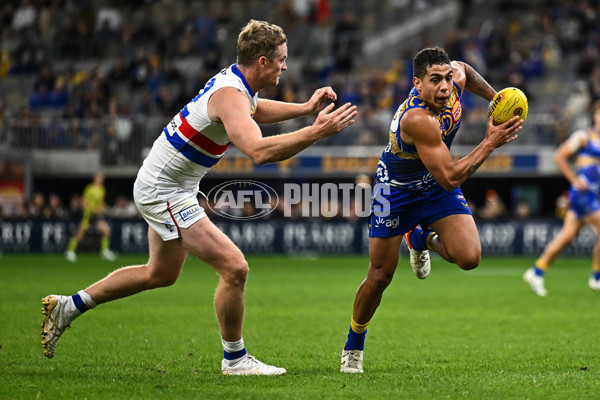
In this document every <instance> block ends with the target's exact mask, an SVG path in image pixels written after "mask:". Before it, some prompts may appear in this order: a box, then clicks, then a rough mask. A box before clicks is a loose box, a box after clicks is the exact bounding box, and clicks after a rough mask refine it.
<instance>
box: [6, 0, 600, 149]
mask: <svg viewBox="0 0 600 400" xmlns="http://www.w3.org/2000/svg"><path fill="white" fill-rule="evenodd" d="M449 3H452V2H449V1H441V0H419V1H404V0H386V1H378V2H375V1H358V0H356V1H341V0H338V1H335V0H283V1H257V0H249V1H232V2H214V1H184V0H172V1H150V0H134V1H129V2H117V1H114V0H88V1H77V0H37V1H36V0H8V1H4V2H2V6H1V7H2V8H1V9H0V21H1V24H0V37H1V38H2V48H1V49H0V51H1V54H2V56H1V58H0V79H2V78H3V79H9V78H15V79H21V80H22V82H27V83H28V85H29V86H28V87H26V90H25V91H24V92H23V93H19V94H18V95H19V96H20V97H21V98H22V101H21V106H20V107H18V108H17V109H10V108H11V106H12V104H13V103H15V102H14V101H10V102H9V101H8V99H7V96H2V99H1V100H0V101H3V102H4V103H3V104H2V105H0V113H3V114H4V115H5V116H13V117H14V118H13V119H14V121H15V123H17V124H23V123H26V122H24V121H27V120H33V121H36V118H39V117H40V116H41V117H48V116H52V117H54V121H56V120H57V119H60V120H82V119H86V120H87V119H107V118H109V119H111V120H118V121H119V123H120V124H121V126H119V125H116V126H117V127H116V128H115V124H108V125H107V128H106V130H105V131H104V132H103V133H102V135H100V136H99V137H98V138H96V139H95V140H92V141H91V143H93V144H94V145H98V144H97V143H98V142H99V141H101V140H106V138H107V137H108V138H109V137H111V135H112V136H113V137H114V136H116V135H118V134H119V133H118V132H114V131H118V129H119V128H120V129H121V131H124V132H126V133H127V132H130V131H131V130H132V129H131V126H128V123H127V122H124V121H129V125H131V124H134V123H136V122H137V121H145V120H147V119H148V118H158V119H160V120H161V121H162V123H163V124H164V123H165V121H166V120H168V119H169V118H171V117H172V116H173V115H174V114H175V113H176V112H178V111H179V109H180V108H181V107H182V106H183V105H184V104H185V103H187V102H188V101H189V99H191V98H193V97H194V96H195V94H196V93H197V92H198V90H199V89H201V88H202V87H203V86H204V83H205V82H206V81H207V79H208V78H209V77H210V76H212V75H213V74H215V73H216V72H217V71H218V70H219V69H220V68H223V67H225V66H227V65H229V64H230V63H233V62H235V41H236V38H237V33H238V32H239V29H240V28H241V27H242V26H243V25H244V24H245V23H246V22H247V20H248V18H249V17H250V16H251V17H252V18H256V19H266V20H269V21H273V22H276V23H278V24H280V25H281V26H282V27H283V28H284V29H285V30H286V33H287V34H288V38H289V71H288V72H287V73H286V74H284V76H283V77H282V82H281V84H280V85H279V86H278V87H276V88H273V89H271V90H265V91H264V93H261V94H262V96H264V97H270V98H275V99H280V100H286V101H304V100H306V99H307V98H308V97H309V96H310V94H312V92H313V91H314V89H315V88H317V87H319V86H321V85H332V86H333V87H334V89H335V90H336V91H337V93H338V95H339V98H340V101H351V102H353V103H355V104H358V105H359V107H360V110H361V112H360V116H359V118H358V121H357V122H358V123H357V124H356V125H355V126H353V127H352V128H351V130H352V133H349V134H345V135H339V136H338V137H333V138H331V139H329V141H326V143H330V144H338V145H339V144H341V145H384V144H386V143H387V140H388V139H387V125H388V124H389V120H390V117H391V114H392V113H393V112H394V110H395V108H396V107H397V106H398V104H400V103H401V102H402V101H403V100H404V99H405V98H406V95H407V93H408V90H409V89H410V87H411V86H412V82H411V79H412V71H411V68H412V65H411V62H410V61H411V59H412V55H414V53H415V52H416V51H417V50H419V49H420V48H422V47H424V46H427V45H431V44H433V43H434V42H436V43H438V42H439V39H438V40H437V41H436V40H435V39H437V38H434V37H433V35H434V33H433V32H430V31H429V30H427V29H425V30H423V32H421V33H420V34H418V35H417V37H416V39H415V40H412V39H411V40H410V41H407V42H403V43H400V44H396V45H395V46H393V47H392V48H391V50H393V52H392V53H393V54H392V55H391V57H390V54H389V52H385V53H386V54H381V56H378V57H375V58H370V57H364V56H363V51H362V46H363V45H364V43H365V41H366V40H367V39H369V38H371V39H372V38H373V37H377V35H382V34H383V33H385V32H386V30H390V29H393V28H394V27H395V26H398V25H401V24H402V23H403V22H407V21H410V20H411V19H414V18H415V17H416V18H421V17H424V16H426V15H427V14H428V13H430V12H432V11H433V10H435V9H436V8H439V7H441V6H444V5H446V4H449ZM454 3H455V4H456V5H457V6H458V7H459V14H458V15H457V16H456V17H455V18H454V19H453V20H450V21H451V23H448V24H446V25H441V26H436V29H435V31H436V32H437V33H438V34H441V35H443V39H442V44H443V46H444V47H445V48H446V50H447V51H448V53H449V54H450V56H451V58H453V59H458V60H464V61H466V62H468V63H469V64H471V65H473V66H474V67H475V68H476V69H477V70H478V71H479V72H480V73H481V74H482V75H483V76H485V77H486V79H488V80H489V81H490V82H491V83H492V84H493V85H494V86H495V87H498V88H500V87H505V86H516V87H520V88H522V89H523V90H525V91H526V93H527V94H528V97H529V100H530V103H531V106H532V107H535V106H536V104H537V103H538V102H539V103H541V106H542V107H544V109H545V111H547V112H548V111H549V112H554V113H556V114H560V113H562V110H563V109H564V114H566V116H567V117H568V118H575V119H576V118H578V117H579V115H578V113H581V111H582V110H585V108H586V107H587V105H588V104H589V102H591V101H594V100H595V99H598V98H600V62H599V56H598V54H599V47H600V39H599V37H600V22H599V21H600V17H599V13H600V2H598V1H569V0H555V1H541V2H538V1H533V2H529V3H528V4H527V5H524V4H522V2H519V3H520V4H519V5H518V6H516V5H513V2H511V1H508V0H494V1H487V2H484V1H482V0H479V1H477V0H462V1H455V2H454ZM482 13H484V14H483V15H482ZM552 74H560V76H561V82H562V83H564V82H569V81H571V80H572V81H577V80H580V83H578V84H577V85H576V86H575V87H574V88H573V90H572V91H570V92H569V96H568V98H563V97H561V98H558V99H552V100H553V102H551V103H549V102H548V97H547V96H545V95H544V92H545V91H553V90H554V91H558V90H560V88H555V87H552V81H551V80H550V79H549V78H550V77H551V76H552ZM536 83H538V84H537V85H536ZM546 83H547V84H546ZM0 84H2V83H1V81H0ZM532 85H535V89H536V90H531V89H530V88H531V87H532ZM540 91H541V92H542V93H538V92H540ZM466 97H467V98H466V99H465V108H466V109H467V110H469V109H475V110H476V111H480V112H476V113H473V114H472V117H473V118H475V117H479V116H481V114H482V113H484V112H485V110H486V108H487V105H486V104H482V103H480V102H477V101H476V100H475V99H473V98H471V97H470V96H468V95H467V96H466ZM561 101H562V102H564V103H565V104H560V102H561ZM8 103H10V104H8ZM17 104H18V102H17ZM467 116H469V114H467ZM561 117H562V115H561ZM55 123H56V122H55ZM304 123H305V121H293V122H291V123H289V124H287V125H286V124H284V125H282V126H276V127H270V128H269V129H266V131H267V133H269V134H274V133H280V131H281V130H286V129H292V128H294V127H295V126H299V125H301V124H304ZM48 124H49V123H48V122H45V125H46V126H48ZM50 125H51V124H50ZM80 125H81V124H80ZM123 125H125V126H123ZM109 127H113V128H112V129H113V132H108V130H110V128H109ZM49 129H50V128H49ZM138 129H142V130H143V129H144V126H143V125H142V126H140V127H139V128H138ZM152 129H153V130H152V132H151V135H152V136H155V135H156V132H157V131H156V126H155V125H152ZM62 132H63V133H61V134H62V135H65V136H69V133H68V130H67V129H65V130H64V131H62ZM68 139H69V138H68V137H67V138H66V139H65V140H62V141H60V140H59V141H57V142H56V143H54V144H53V145H54V146H57V147H60V146H67V147H71V146H79V145H80V144H78V142H77V141H76V140H68ZM89 142H90V141H88V142H86V143H89Z"/></svg>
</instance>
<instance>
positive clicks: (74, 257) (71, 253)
mask: <svg viewBox="0 0 600 400" xmlns="http://www.w3.org/2000/svg"><path fill="white" fill-rule="evenodd" d="M65 258H66V259H67V261H70V262H75V261H77V254H75V252H74V251H73V250H67V251H65Z"/></svg>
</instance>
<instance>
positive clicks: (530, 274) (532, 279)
mask: <svg viewBox="0 0 600 400" xmlns="http://www.w3.org/2000/svg"><path fill="white" fill-rule="evenodd" d="M523 280H524V281H525V282H527V283H528V284H529V286H530V287H531V290H533V293H535V294H537V295H538V296H542V297H544V296H547V295H548V292H547V291H546V288H544V277H543V276H539V275H536V274H535V271H534V270H533V268H529V269H528V270H527V271H525V274H523Z"/></svg>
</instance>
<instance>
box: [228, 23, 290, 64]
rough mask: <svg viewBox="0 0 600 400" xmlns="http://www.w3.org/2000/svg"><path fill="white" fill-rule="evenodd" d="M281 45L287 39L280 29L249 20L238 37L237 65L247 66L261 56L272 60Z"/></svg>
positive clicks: (272, 25)
mask: <svg viewBox="0 0 600 400" xmlns="http://www.w3.org/2000/svg"><path fill="white" fill-rule="evenodd" d="M283 43H287V37H286V36H285V33H283V29H281V27H279V26H277V25H274V24H270V23H268V22H265V21H257V20H254V19H251V20H250V22H248V24H247V25H246V26H245V27H244V28H242V31H241V32H240V34H239V36H238V42H237V63H238V64H239V65H245V66H248V65H250V64H252V63H253V62H254V61H255V60H256V59H257V58H259V57H261V56H265V57H267V58H268V59H269V60H272V59H273V58H274V57H275V52H276V51H277V48H278V47H279V46H280V45H282V44H283Z"/></svg>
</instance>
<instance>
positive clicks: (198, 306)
mask: <svg viewBox="0 0 600 400" xmlns="http://www.w3.org/2000/svg"><path fill="white" fill-rule="evenodd" d="M248 260H249V262H250V266H251V272H250V278H249V282H248V286H247V289H246V308H247V309H246V319H245V321H246V322H245V329H244V339H245V342H246V347H247V349H248V351H249V352H250V353H252V354H253V355H255V356H257V357H258V358H259V359H261V360H263V361H265V362H268V363H273V364H276V365H279V366H283V367H285V368H287V370H288V373H287V375H285V376H281V377H228V376H222V375H221V373H220V361H221V358H222V347H221V344H220V336H219V330H218V326H217V323H216V318H215V315H214V311H213V306H212V297H213V294H214V290H215V287H216V283H217V276H216V274H215V273H214V272H213V271H212V270H211V269H210V268H208V267H207V266H205V265H204V264H203V263H201V262H199V261H197V260H195V259H192V258H189V259H188V261H187V262H186V265H185V267H184V270H183V273H182V275H181V277H180V279H179V281H178V282H177V283H176V284H175V285H174V286H172V287H169V288H164V289H158V290H154V291H149V292H144V293H141V294H139V295H136V296H133V297H131V298H128V299H124V300H119V301H116V302H112V303H108V304H104V305H102V306H100V307H98V308H97V309H95V310H93V311H91V312H89V313H87V314H86V315H84V316H82V317H81V318H79V319H78V320H76V321H75V322H74V324H73V327H72V328H71V329H70V330H68V331H67V332H66V333H65V334H64V335H63V336H62V338H61V340H60V342H59V344H58V347H57V351H56V355H55V357H54V358H53V359H52V360H48V359H46V358H45V357H44V356H43V354H42V348H41V345H40V341H41V337H40V324H41V321H42V314H41V313H40V310H41V303H40V299H41V297H43V296H45V295H48V294H50V293H55V294H73V293H74V292H76V291H77V290H79V289H82V288H85V287H86V286H87V285H88V284H90V283H92V282H93V281H95V280H97V279H99V278H101V277H103V276H104V275H106V274H107V273H108V272H110V271H111V270H112V269H114V268H115V267H117V266H119V265H126V264H139V263H143V262H144V261H145V258H144V257H142V256H121V257H120V259H119V260H118V261H117V262H115V263H110V262H106V261H101V260H100V259H99V258H97V256H96V255H95V254H94V255H81V256H80V261H79V262H78V263H76V264H69V263H67V262H66V261H65V260H64V259H63V258H62V257H61V256H47V255H44V256H42V255H27V256H15V255H4V256H2V257H0V288H1V290H0V315H1V324H0V398H1V399H36V398H40V399H49V398H54V399H75V398H77V399H85V398H87V399H99V398H101V399H115V398H117V399H182V398H195V399H213V398H215V399H219V398H222V399H361V398H362V399H369V400H370V399H391V398H394V399H593V398H594V399H595V398H598V397H599V396H600V346H599V344H598V343H599V334H600V322H599V318H600V317H599V309H600V308H599V307H600V293H594V292H592V291H591V290H590V289H589V288H588V287H587V278H588V272H589V264H590V260H589V259H574V258H563V259H560V260H559V261H558V262H557V263H556V264H555V265H553V267H552V269H551V271H550V272H549V274H548V276H547V279H546V287H547V289H548V291H549V293H550V294H549V296H548V297H547V298H539V297H537V296H535V295H534V294H533V293H532V292H530V290H529V288H528V287H527V286H526V285H525V283H523V281H522V279H521V275H522V273H523V271H524V270H525V269H526V268H527V267H528V266H529V265H530V263H531V262H532V261H533V260H532V259H522V258H490V257H485V256H484V259H483V262H482V264H481V266H480V267H479V268H478V269H477V270H475V271H470V272H464V271H461V270H459V269H458V268H457V267H456V266H453V265H450V264H447V263H446V262H444V261H442V260H439V259H434V261H433V271H432V274H431V276H430V277H429V278H428V279H426V280H424V281H419V280H418V279H416V278H415V277H414V276H413V275H412V272H411V270H410V267H409V266H408V260H407V258H406V257H403V259H401V261H400V266H399V268H398V271H397V273H396V277H395V279H394V281H393V282H392V284H391V285H390V287H389V288H388V290H387V291H386V293H385V295H384V299H383V302H382V304H381V306H380V308H379V310H378V312H377V314H376V315H375V318H374V320H373V322H372V324H371V326H370V328H369V334H368V335H367V342H366V351H365V373H364V374H363V375H346V374H341V373H340V372H339V352H340V350H341V348H342V347H343V344H344V342H345V339H346V334H347V331H348V324H349V321H350V315H351V310H352V302H353V299H354V293H355V290H356V288H357V286H358V284H359V283H360V282H361V281H362V279H363V278H364V276H365V273H366V268H367V263H368V261H367V259H366V258H364V257H352V256H339V257H333V256H331V257H329V256H328V257H321V258H317V259H308V258H306V259H302V258H298V259H290V258H286V257H257V256H250V257H248Z"/></svg>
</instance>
